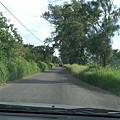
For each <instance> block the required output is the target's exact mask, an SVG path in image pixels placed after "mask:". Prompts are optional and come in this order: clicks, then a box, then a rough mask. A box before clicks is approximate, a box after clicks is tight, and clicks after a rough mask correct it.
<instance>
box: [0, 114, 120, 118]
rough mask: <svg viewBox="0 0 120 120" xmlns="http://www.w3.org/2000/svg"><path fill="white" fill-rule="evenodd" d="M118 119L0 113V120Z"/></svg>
mask: <svg viewBox="0 0 120 120" xmlns="http://www.w3.org/2000/svg"><path fill="white" fill-rule="evenodd" d="M119 119H120V118H119V117H118V118H117V117H107V116H106V117H105V116H104V117H101V116H89V115H88V116H85V115H60V114H29V113H17V112H15V113H12V112H0V120H119Z"/></svg>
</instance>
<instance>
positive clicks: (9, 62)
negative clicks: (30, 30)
mask: <svg viewBox="0 0 120 120" xmlns="http://www.w3.org/2000/svg"><path fill="white" fill-rule="evenodd" d="M8 23H9V21H8V20H7V18H5V17H4V16H3V14H2V13H1V12H0V85H1V84H4V83H6V82H8V81H12V80H16V79H21V78H23V77H25V76H29V75H32V74H35V73H38V72H41V71H45V70H48V69H52V68H53V67H54V66H55V65H56V64H58V63H59V61H60V60H59V58H57V57H56V56H53V53H54V49H53V47H49V45H47V46H44V45H41V46H36V47H35V46H33V45H30V44H29V45H28V44H27V45H26V44H23V39H22V37H21V36H20V34H18V32H17V28H14V25H13V24H8Z"/></svg>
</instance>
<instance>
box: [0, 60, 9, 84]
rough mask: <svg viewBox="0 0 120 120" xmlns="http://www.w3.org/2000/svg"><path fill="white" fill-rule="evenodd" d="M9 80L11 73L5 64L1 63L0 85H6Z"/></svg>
mask: <svg viewBox="0 0 120 120" xmlns="http://www.w3.org/2000/svg"><path fill="white" fill-rule="evenodd" d="M8 79H9V71H8V68H7V66H6V63H5V62H0V84H4V83H6V82H7V80H8Z"/></svg>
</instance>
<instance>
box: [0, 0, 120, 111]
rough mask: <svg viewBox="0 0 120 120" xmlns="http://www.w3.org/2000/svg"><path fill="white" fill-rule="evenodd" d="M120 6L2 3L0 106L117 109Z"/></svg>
mask: <svg viewBox="0 0 120 120" xmlns="http://www.w3.org/2000/svg"><path fill="white" fill-rule="evenodd" d="M119 18H120V1H118V0H71V1H70V0H29V1H28V0H25V1H24V0H9V1H8V0H1V2H0V103H4V104H5V103H6V104H8V103H9V104H16V105H17V104H21V105H22V104H30V105H32V104H39V105H42V106H46V104H52V105H53V106H54V105H62V106H66V105H67V106H76V107H77V108H98V109H108V110H120V41H119V29H120V21H119Z"/></svg>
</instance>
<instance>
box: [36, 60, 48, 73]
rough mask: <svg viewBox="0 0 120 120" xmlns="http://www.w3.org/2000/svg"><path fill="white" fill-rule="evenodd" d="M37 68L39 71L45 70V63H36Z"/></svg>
mask: <svg viewBox="0 0 120 120" xmlns="http://www.w3.org/2000/svg"><path fill="white" fill-rule="evenodd" d="M37 65H38V67H39V68H40V69H41V71H45V70H47V68H48V67H47V64H46V63H45V62H42V61H39V62H37Z"/></svg>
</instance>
